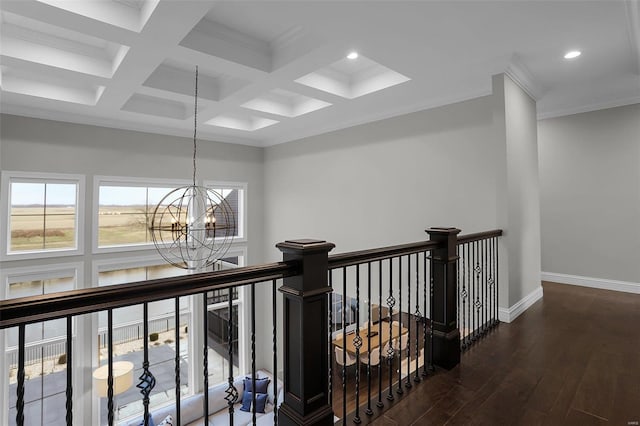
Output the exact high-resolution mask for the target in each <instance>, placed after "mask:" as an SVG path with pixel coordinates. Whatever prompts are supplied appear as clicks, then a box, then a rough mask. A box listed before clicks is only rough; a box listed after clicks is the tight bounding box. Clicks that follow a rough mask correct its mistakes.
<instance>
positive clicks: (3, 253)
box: [0, 170, 85, 261]
mask: <svg viewBox="0 0 640 426" xmlns="http://www.w3.org/2000/svg"><path fill="white" fill-rule="evenodd" d="M0 181H1V182H2V185H1V190H0V208H1V209H2V212H6V218H5V220H2V223H0V234H1V235H4V236H5V238H4V240H3V241H2V244H0V260H2V261H8V260H24V259H42V258H48V257H64V256H77V255H82V254H84V216H85V176H84V175H78V174H66V173H39V172H16V171H6V170H3V171H2V173H1V175H0ZM14 182H16V183H29V182H33V183H43V184H56V183H65V184H75V185H76V208H75V213H76V215H75V216H76V217H75V243H76V244H75V248H56V249H46V248H45V249H41V250H27V251H16V252H12V251H11V250H10V244H11V184H12V183H14Z"/></svg>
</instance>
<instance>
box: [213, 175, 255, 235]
mask: <svg viewBox="0 0 640 426" xmlns="http://www.w3.org/2000/svg"><path fill="white" fill-rule="evenodd" d="M204 185H205V187H207V188H209V189H212V190H214V191H215V192H217V193H218V194H219V195H221V196H222V197H223V198H224V199H225V200H226V201H227V203H229V207H231V211H232V212H233V215H234V218H235V223H234V224H233V226H225V225H227V224H222V223H220V224H219V225H221V226H220V228H221V229H227V232H228V234H227V235H228V236H233V237H234V241H239V240H240V241H244V240H245V238H246V234H245V229H246V223H245V205H246V198H245V197H246V192H247V185H246V184H243V183H233V182H205V183H204ZM227 235H224V236H227Z"/></svg>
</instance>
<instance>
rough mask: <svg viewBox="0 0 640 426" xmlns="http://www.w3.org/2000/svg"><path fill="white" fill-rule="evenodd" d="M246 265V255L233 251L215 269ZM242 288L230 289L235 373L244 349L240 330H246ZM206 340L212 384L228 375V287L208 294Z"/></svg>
mask: <svg viewBox="0 0 640 426" xmlns="http://www.w3.org/2000/svg"><path fill="white" fill-rule="evenodd" d="M243 264H244V256H242V255H236V254H235V253H230V254H229V255H227V257H226V258H224V259H221V260H220V261H219V262H216V264H215V265H214V267H213V269H214V270H216V271H218V270H223V269H233V268H237V267H238V266H242V265H243ZM242 293H243V290H242V288H238V287H235V288H233V289H231V300H232V305H233V308H232V309H231V346H232V349H233V376H234V377H236V376H238V375H239V374H240V368H239V367H240V360H241V359H243V358H242V355H243V354H241V353H240V351H241V350H242V351H243V350H244V348H243V347H242V345H239V342H240V341H241V338H242V337H241V336H240V334H241V333H240V332H241V330H242V329H243V327H242V324H240V323H239V322H238V321H243V319H244V317H243V315H242V306H243V305H242V300H243V298H242ZM207 312H208V317H207V327H208V330H207V343H208V345H207V346H208V361H209V362H208V371H209V384H210V385H212V384H215V383H221V382H224V381H226V380H227V378H228V377H229V358H228V355H229V290H215V291H210V292H208V293H207Z"/></svg>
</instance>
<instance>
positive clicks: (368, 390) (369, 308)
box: [365, 262, 380, 416]
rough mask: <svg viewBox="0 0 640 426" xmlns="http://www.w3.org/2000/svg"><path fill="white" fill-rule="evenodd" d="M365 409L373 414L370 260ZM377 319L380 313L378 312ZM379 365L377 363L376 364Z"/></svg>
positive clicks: (368, 266)
mask: <svg viewBox="0 0 640 426" xmlns="http://www.w3.org/2000/svg"><path fill="white" fill-rule="evenodd" d="M367 313H368V315H367V347H368V348H369V351H368V354H367V409H366V410H365V413H366V414H367V415H368V416H370V415H372V414H373V410H372V409H371V331H372V329H373V324H372V323H371V262H367ZM378 320H380V315H379V314H378ZM379 353H380V347H379V346H378V362H379V361H380V355H379ZM378 365H379V364H378Z"/></svg>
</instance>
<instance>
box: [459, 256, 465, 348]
mask: <svg viewBox="0 0 640 426" xmlns="http://www.w3.org/2000/svg"><path fill="white" fill-rule="evenodd" d="M466 246H467V245H466V244H463V245H462V246H459V247H460V251H461V253H462V257H461V258H460V259H458V261H459V262H460V269H462V291H460V299H461V300H462V309H461V311H462V312H461V314H462V349H463V350H464V349H466V348H467V321H466V320H467V319H466V315H465V310H466V307H467V285H466V281H465V280H466V262H467V259H466V258H467V255H466V254H465V249H466Z"/></svg>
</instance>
